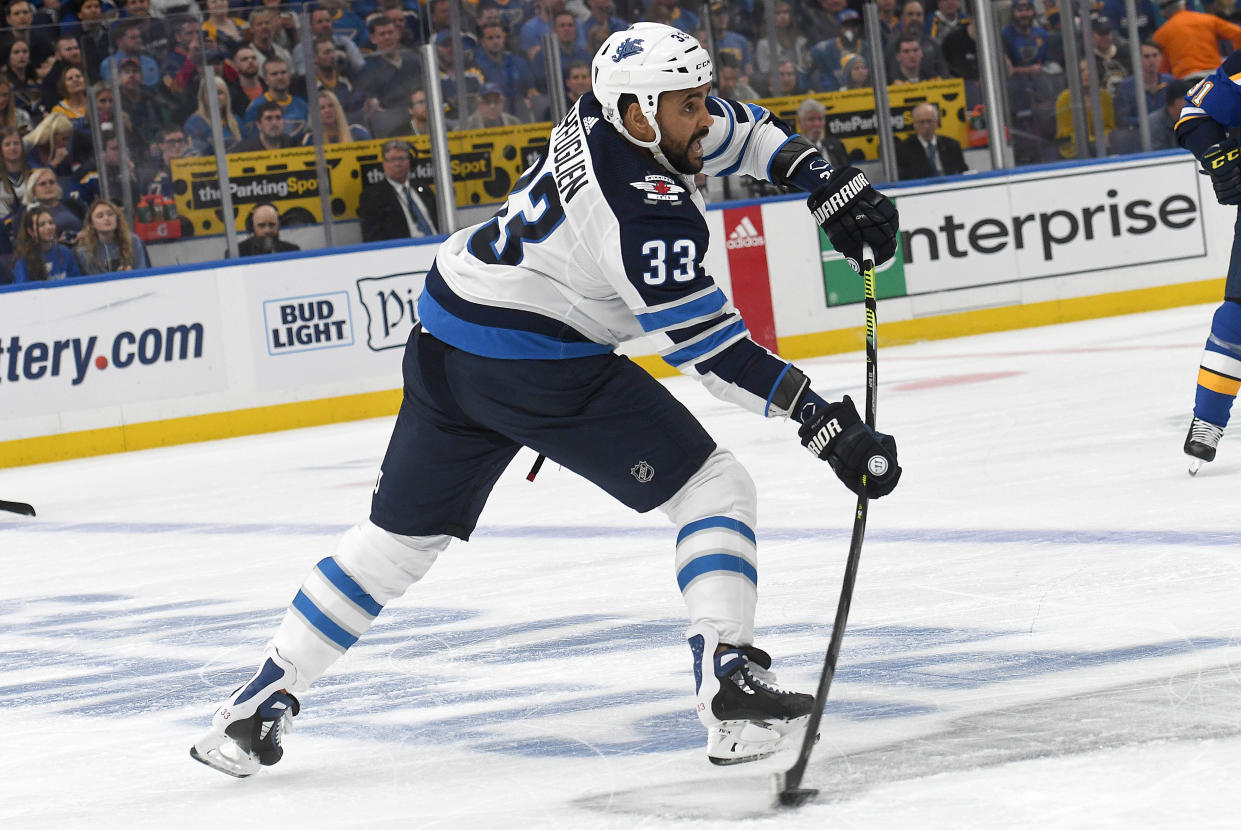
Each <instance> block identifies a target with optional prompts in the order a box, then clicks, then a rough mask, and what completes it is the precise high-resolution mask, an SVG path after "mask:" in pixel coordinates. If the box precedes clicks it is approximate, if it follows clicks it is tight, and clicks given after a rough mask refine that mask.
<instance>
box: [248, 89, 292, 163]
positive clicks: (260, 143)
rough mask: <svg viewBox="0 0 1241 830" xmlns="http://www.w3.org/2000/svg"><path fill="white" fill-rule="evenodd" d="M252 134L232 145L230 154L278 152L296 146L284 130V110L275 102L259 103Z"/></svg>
mask: <svg viewBox="0 0 1241 830" xmlns="http://www.w3.org/2000/svg"><path fill="white" fill-rule="evenodd" d="M254 127H255V129H254V132H253V133H252V134H251V135H250V137H249V138H246V139H243V140H242V141H241V142H239V143H238V144H236V145H234V147H233V149H232V152H234V153H249V152H252V151H254V150H280V149H283V148H285V147H296V146H298V143H297V140H296V139H294V138H293V137H292V136H290V135H288V134H287V133H286V132H285V130H284V109H283V108H282V107H281V106H280V105H279V104H277V103H276V102H275V101H259V102H258V107H257V108H256V109H255V111H254Z"/></svg>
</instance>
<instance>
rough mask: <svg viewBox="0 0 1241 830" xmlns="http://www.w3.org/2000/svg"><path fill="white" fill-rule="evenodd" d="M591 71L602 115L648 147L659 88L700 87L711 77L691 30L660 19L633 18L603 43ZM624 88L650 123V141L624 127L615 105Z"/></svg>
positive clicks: (652, 145) (656, 143) (657, 137)
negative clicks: (631, 23) (633, 21)
mask: <svg viewBox="0 0 1241 830" xmlns="http://www.w3.org/2000/svg"><path fill="white" fill-rule="evenodd" d="M591 75H592V76H593V81H592V87H593V89H594V93H595V97H597V98H598V99H599V103H600V104H602V105H603V116H604V117H605V118H607V120H608V121H609V123H611V124H612V126H614V127H616V129H617V130H619V131H620V133H621V135H623V136H624V137H625V138H627V139H629V140H630V141H632V142H633V143H634V144H637V145H638V146H639V147H646V148H647V149H651V150H654V149H657V148H658V147H659V141H660V134H659V123H658V122H657V121H656V120H655V111H656V110H657V109H658V107H659V95H660V93H662V92H671V91H673V90H678V89H692V88H693V87H696V86H702V85H703V84H705V83H708V82H709V81H710V80H711V78H712V76H713V69H712V66H711V56H710V55H709V54H708V53H707V50H706V49H703V48H702V46H701V44H699V43H698V41H697V40H696V39H695V38H694V37H693V36H692V35H688V34H686V33H685V32H682V31H681V30H680V29H674V28H673V27H671V26H667V25H664V24H663V23H635V24H633V25H632V26H630V27H629V28H628V29H626V30H625V31H623V32H614V33H613V34H612V35H611V37H609V38H608V39H607V40H605V41H604V42H603V45H602V46H600V47H599V51H598V53H597V54H596V55H595V59H594V60H593V61H592V62H591ZM625 93H629V94H631V95H634V96H636V97H637V99H638V105H639V106H640V107H642V114H643V115H645V116H646V120H647V121H648V122H649V123H650V125H651V126H652V127H654V128H655V140H654V141H642V140H641V139H638V138H635V137H634V136H632V135H630V134H629V131H628V130H626V129H625V126H624V124H623V123H622V121H621V116H622V115H623V113H622V112H621V111H620V106H619V102H620V97H621V95H623V94H625Z"/></svg>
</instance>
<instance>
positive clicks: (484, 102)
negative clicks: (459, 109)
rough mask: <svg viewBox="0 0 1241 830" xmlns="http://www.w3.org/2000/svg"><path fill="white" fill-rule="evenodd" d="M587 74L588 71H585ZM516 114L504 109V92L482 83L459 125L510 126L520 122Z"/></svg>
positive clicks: (494, 86) (467, 128)
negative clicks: (471, 108) (476, 99)
mask: <svg viewBox="0 0 1241 830" xmlns="http://www.w3.org/2000/svg"><path fill="white" fill-rule="evenodd" d="M587 75H588V76H589V73H587ZM520 123H521V121H519V120H518V119H517V117H516V116H514V115H511V114H510V113H507V112H505V111H504V93H503V92H502V91H501V90H500V87H498V86H496V85H495V84H483V85H482V86H481V87H480V88H479V90H478V103H477V105H476V108H475V110H474V112H472V113H470V117H469V118H467V119H465V123H464V124H462V125H461V129H463V130H481V129H485V128H487V127H511V126H513V125H514V124H520Z"/></svg>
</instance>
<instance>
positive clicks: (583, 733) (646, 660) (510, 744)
mask: <svg viewBox="0 0 1241 830" xmlns="http://www.w3.org/2000/svg"><path fill="white" fill-rule="evenodd" d="M283 613H284V609H283V608H280V609H264V610H259V611H254V610H246V609H240V608H238V607H237V605H236V604H230V603H224V602H220V601H215V600H209V599H198V600H192V601H186V602H176V603H161V604H150V603H143V602H142V601H141V600H140V599H139V598H137V597H132V596H126V595H121V594H102V593H101V594H85V595H83V594H75V595H64V596H51V597H37V598H30V599H24V600H16V599H10V600H5V601H2V602H0V635H3V637H4V642H5V643H7V644H9V645H10V647H9V648H8V649H7V650H5V651H2V652H0V677H2V678H3V680H0V705H3V706H5V707H6V708H9V709H14V708H31V709H38V710H42V711H46V712H51V713H58V714H68V715H83V716H88V717H101V718H113V719H115V718H126V717H136V716H138V715H143V714H148V713H150V714H168V713H172V714H173V715H174V716H175V717H176V718H178V724H179V725H184V726H185V728H186V729H187V731H193V730H195V729H198V728H201V727H202V725H203V724H204V723H205V722H206V719H207V718H208V717H209V716H210V712H211V708H212V707H213V706H214V705H215V704H216V703H217V702H218V700H219V699H220V698H222V697H223V696H224V695H225V694H226V693H227V692H228V691H230V690H231V689H233V688H235V687H236V686H237V685H238V684H240V683H241V682H243V681H244V680H245V679H246V678H247V677H248V676H249V672H250V671H251V669H252V666H251V665H250V663H249V662H246V661H248V660H254V659H257V657H258V655H259V653H260V651H261V649H262V646H263V644H264V642H265V641H266V638H267V637H268V636H269V635H270V633H271V632H272V631H273V630H274V628H275V626H276V624H277V623H278V622H279V620H280V618H281V615H282V614H283ZM684 628H685V622H684V621H683V620H681V619H658V620H638V621H635V620H629V619H623V618H617V617H614V616H607V615H600V614H579V615H572V616H563V617H555V618H550V619H541V620H526V621H522V622H516V623H502V624H495V623H490V622H489V621H484V620H481V619H480V615H479V612H477V611H475V610H472V609H464V608H389V609H386V610H385V611H384V612H383V614H382V615H381V616H380V617H379V619H378V620H377V621H376V623H375V625H374V626H373V627H372V629H371V631H370V632H369V633H368V635H367V636H366V638H365V639H364V640H363V641H362V643H360V644H359V645H358V646H357V647H355V648H354V649H353V650H352V651H351V652H350V653H349V655H348V656H347V657H346V658H345V659H344V660H343V661H342V662H341V663H339V664H338V665H337V667H336V669H334V670H333V671H330V672H329V673H328V674H327V675H326V676H325V677H324V678H322V679H321V680H320V681H319V682H318V683H316V684H315V685H314V687H313V688H312V689H311V691H310V692H309V693H307V694H306V695H305V697H304V702H305V703H306V709H305V711H304V712H303V714H302V716H301V717H299V719H298V723H297V726H298V729H299V731H303V732H306V733H309V734H316V735H320V736H324V737H338V738H349V739H353V740H359V741H372V742H383V743H402V744H419V743H423V744H457V745H462V746H466V747H469V748H472V749H475V750H479V751H484V752H492V753H502V754H511V755H520V756H542V757H548V756H555V757H577V756H594V755H599V754H624V755H631V754H650V753H659V752H669V751H678V750H685V749H693V748H700V747H701V745H702V742H703V735H702V728H701V726H700V725H699V723H698V719H697V718H696V717H695V716H694V713H693V711H692V709H691V702H692V695H691V681H690V679H689V674H688V663H689V659H688V652H686V653H685V654H684V655H683V654H682V652H683V651H685V647H684V642H683V639H682V637H683V632H684ZM1014 633H1015V632H1011V631H995V630H983V629H965V628H924V627H911V626H873V627H864V626H859V627H857V628H854V629H851V630H850V632H849V641H848V652H849V654H848V657H847V659H842V662H841V665H840V669H839V671H838V674H837V678H836V687H835V691H834V692H833V698H832V702H831V704H830V712H831V715H832V717H838V718H845V719H849V720H856V721H866V720H874V719H897V718H909V717H916V716H920V715H924V714H928V713H930V712H933V711H935V707H932V706H928V705H927V704H926V698H927V694H928V693H933V692H935V691H938V690H959V689H974V688H979V687H983V686H986V685H988V684H1001V683H1006V682H1010V681H1013V680H1017V679H1021V678H1029V677H1037V676H1040V675H1047V674H1050V673H1052V672H1059V671H1066V670H1070V669H1078V668H1082V667H1089V666H1094V667H1100V666H1106V665H1110V664H1119V663H1132V662H1134V661H1140V660H1146V659H1153V658H1159V657H1167V656H1172V655H1177V654H1184V653H1188V652H1194V651H1197V652H1201V651H1203V650H1206V649H1212V648H1222V647H1225V646H1228V645H1230V643H1229V641H1227V640H1225V639H1219V640H1215V639H1209V638H1203V639H1198V640H1194V639H1190V638H1184V639H1177V640H1174V641H1169V642H1162V643H1147V644H1139V645H1131V646H1126V647H1123V648H1115V649H1107V650H1097V651H1067V650H1056V651H1013V650H1011V648H1010V646H1008V645H1006V644H1010V643H1012V642H1013V641H1014V639H1015V638H1013V636H1012V635H1013V634H1014ZM829 634H830V629H829V627H828V626H826V625H819V624H812V623H795V624H785V625H781V626H774V627H770V628H767V629H765V630H762V631H761V632H760V637H761V639H762V641H763V642H764V643H765V644H768V643H778V644H779V645H778V647H777V648H776V649H774V652H775V653H776V654H778V655H779V657H778V664H779V668H780V670H781V674H782V676H784V677H794V678H814V677H817V674H818V669H819V666H820V664H821V660H822V648H823V647H824V644H825V643H826V642H827V638H828V635H829ZM221 655H226V656H224V657H221ZM682 657H683V658H684V659H682ZM652 665H657V666H658V667H659V668H658V670H654V671H651V670H649V667H650V666H652ZM682 668H684V669H685V671H684V672H681V671H679V670H680V669H682ZM812 684H813V680H812V679H811V680H810V681H807V682H806V683H805V685H806V686H807V687H812Z"/></svg>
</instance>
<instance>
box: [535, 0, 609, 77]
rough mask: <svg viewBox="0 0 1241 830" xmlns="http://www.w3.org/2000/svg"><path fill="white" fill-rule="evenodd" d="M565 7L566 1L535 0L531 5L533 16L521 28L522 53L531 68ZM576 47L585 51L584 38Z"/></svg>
mask: <svg viewBox="0 0 1241 830" xmlns="http://www.w3.org/2000/svg"><path fill="white" fill-rule="evenodd" d="M564 6H565V3H564V0H534V2H533V3H532V4H531V6H530V12H531V15H530V17H529V19H527V20H526V22H525V23H524V24H523V25H522V27H521V51H522V53H523V54H524V55H525V56H526V60H528V61H530V65H531V67H533V66H534V64H535V58H534V54H535V52H536V51H539V50H541V49H542V46H543V35H546V34H550V33H551V32H552V30H553V28H554V23H555V17H556V15H557V14H559V13H560V12H562V11H564ZM574 25H575V26H576V23H575V24H574ZM576 45H577V46H580V47H581V48H582V49H585V48H586V39H585V38H584V37H583V38H582V39H581V41H580V42H578V43H577V44H576ZM592 57H593V56H592Z"/></svg>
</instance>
